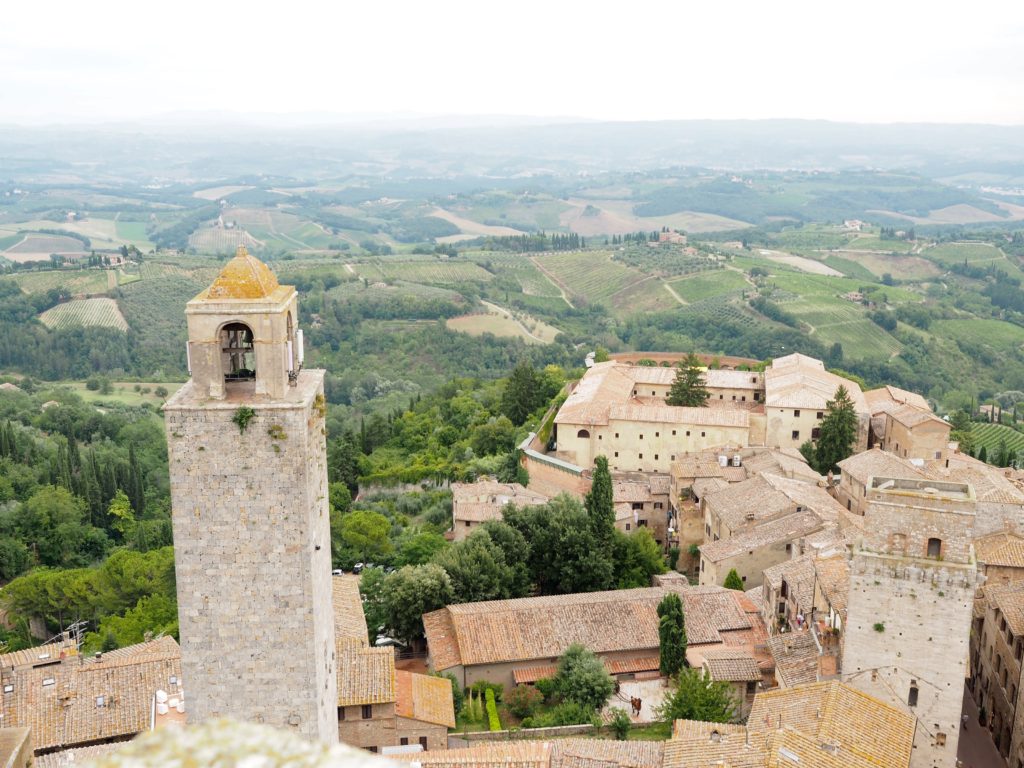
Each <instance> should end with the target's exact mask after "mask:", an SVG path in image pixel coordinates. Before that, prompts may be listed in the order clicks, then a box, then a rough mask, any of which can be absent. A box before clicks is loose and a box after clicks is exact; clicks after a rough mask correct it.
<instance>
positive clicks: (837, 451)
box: [815, 385, 857, 474]
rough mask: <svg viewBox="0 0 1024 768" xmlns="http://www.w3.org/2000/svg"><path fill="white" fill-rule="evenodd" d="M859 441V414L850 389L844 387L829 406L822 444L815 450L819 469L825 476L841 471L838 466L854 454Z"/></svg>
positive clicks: (816, 463) (822, 434) (820, 434)
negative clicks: (855, 445)
mask: <svg viewBox="0 0 1024 768" xmlns="http://www.w3.org/2000/svg"><path fill="white" fill-rule="evenodd" d="M856 442H857V411H856V409H855V408H854V406H853V400H851V399H850V393H849V392H847V391H846V387H845V386H843V385H840V386H839V388H838V389H837V390H836V393H835V396H834V397H833V398H832V399H831V400H829V401H828V402H827V403H826V404H825V418H823V419H822V420H821V428H820V432H819V433H818V443H817V445H816V447H815V469H817V470H818V472H820V473H822V474H826V473H828V472H838V471H839V467H838V466H836V465H837V464H839V462H840V461H842V460H843V459H845V458H847V457H848V456H849V455H850V454H852V453H853V447H854V444H855V443H856Z"/></svg>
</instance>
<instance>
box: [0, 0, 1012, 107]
mask: <svg viewBox="0 0 1024 768" xmlns="http://www.w3.org/2000/svg"><path fill="white" fill-rule="evenodd" d="M5 6H6V7H5V9H4V20H3V24H2V25H0V123H6V124H10V123H19V124H44V123H57V122H87V123H103V122H122V121H126V120H136V119H153V118H160V117H161V116H163V115H167V114H168V113H172V114H178V113H218V114H221V115H238V116H242V115H246V114H252V113H262V114H275V115H285V116H291V118H293V119H294V120H295V121H296V122H299V123H301V122H302V121H303V120H313V119H314V114H316V115H317V117H316V118H315V119H318V120H320V121H323V120H324V119H332V118H333V117H335V116H336V117H338V118H339V119H341V118H343V117H346V116H347V117H349V118H351V117H352V116H374V117H380V116H392V115H394V116H410V115H412V116H417V115H524V116H542V117H556V116H558V117H574V118H586V119H596V120H669V119H673V120H679V119H706V118H710V119H733V118H742V119H758V118H807V119H826V120H839V121H856V122H956V123H964V122H970V123H998V124H1015V125H1020V124H1024V55H1022V54H1024V2H1019V0H1018V2H1007V1H1006V0H998V1H996V0H974V2H971V3H962V2H955V3H954V2H950V1H949V0H931V1H930V2H919V0H887V2H877V1H876V0H857V1H856V2H828V1H827V0H815V2H806V1H805V0H774V2H766V1H764V0H762V1H761V2H752V1H749V0H732V1H729V0H713V1H708V0H696V1H695V0H674V1H673V0H662V2H648V1H647V0H630V2H622V1H621V0H619V1H618V2H608V1H607V0H589V2H576V0H543V1H538V0H515V2H496V1H495V0H473V1H472V2H461V1H459V2H456V1H449V0H435V2H422V0H421V1H420V2H405V1H404V0H335V1H334V2H331V1H330V0H321V1H320V2H308V1H307V0H288V2H280V0H278V2H273V3H271V2H266V1H265V0H249V1H248V2H245V3H242V2H234V1H233V0H212V1H211V0H204V2H195V1H194V0H176V2H173V3H172V2H156V1H155V0H149V2H140V1H139V0H133V1H132V2H121V0H99V2H96V3H82V2H81V0H77V1H76V2H66V1H65V0H40V1H38V2H30V1H28V0H24V1H19V2H14V3H7V4H5Z"/></svg>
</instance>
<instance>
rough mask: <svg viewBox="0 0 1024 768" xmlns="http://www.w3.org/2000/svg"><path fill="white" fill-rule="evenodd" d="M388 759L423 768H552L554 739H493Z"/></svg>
mask: <svg viewBox="0 0 1024 768" xmlns="http://www.w3.org/2000/svg"><path fill="white" fill-rule="evenodd" d="M388 759H390V760H393V761H402V762H410V763H418V764H419V765H421V766H424V768H426V767H427V766H429V768H551V742H549V741H533V740H528V739H523V740H522V741H502V742H490V743H484V744H475V745H473V746H471V747H466V748H463V749H431V750H428V751H426V752H413V753H399V754H395V755H388Z"/></svg>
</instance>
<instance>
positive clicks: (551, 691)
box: [533, 677, 555, 701]
mask: <svg viewBox="0 0 1024 768" xmlns="http://www.w3.org/2000/svg"><path fill="white" fill-rule="evenodd" d="M533 687H534V688H536V689H537V690H538V691H540V695H541V696H543V697H544V701H551V697H552V696H554V695H555V681H554V680H552V679H551V678H550V677H542V678H541V679H540V680H538V681H537V682H535V683H534V684H533Z"/></svg>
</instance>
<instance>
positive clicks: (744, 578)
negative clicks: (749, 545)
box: [743, 553, 753, 581]
mask: <svg viewBox="0 0 1024 768" xmlns="http://www.w3.org/2000/svg"><path fill="white" fill-rule="evenodd" d="M751 554H753V553H751ZM743 580H744V581H746V580H747V577H746V576H744V577H743Z"/></svg>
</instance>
